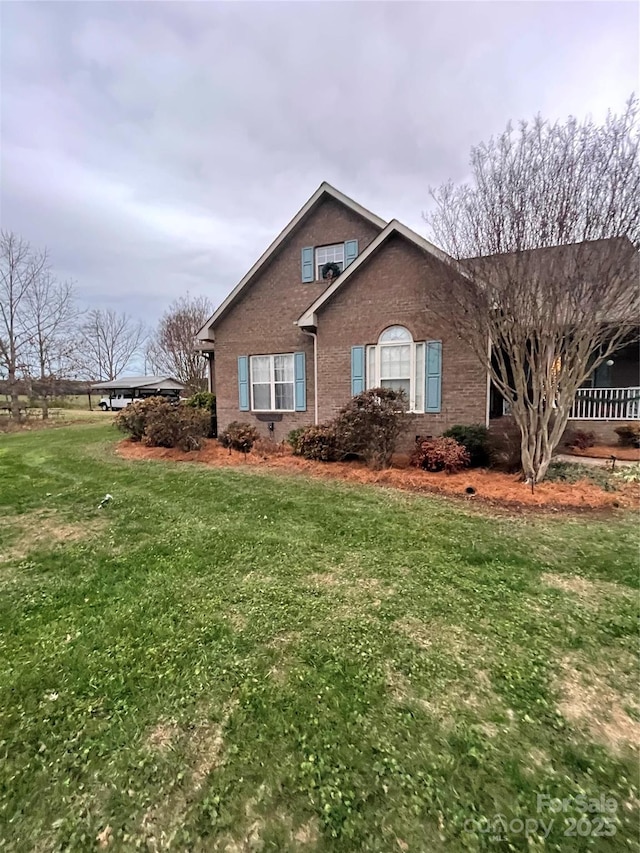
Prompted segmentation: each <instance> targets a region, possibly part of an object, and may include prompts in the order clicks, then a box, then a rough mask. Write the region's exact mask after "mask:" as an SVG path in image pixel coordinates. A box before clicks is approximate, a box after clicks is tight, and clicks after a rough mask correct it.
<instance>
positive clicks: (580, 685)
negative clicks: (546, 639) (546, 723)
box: [556, 656, 640, 754]
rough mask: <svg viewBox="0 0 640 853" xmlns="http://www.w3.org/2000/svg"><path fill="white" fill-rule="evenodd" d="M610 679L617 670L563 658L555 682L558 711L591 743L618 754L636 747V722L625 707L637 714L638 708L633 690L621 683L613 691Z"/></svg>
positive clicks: (639, 725) (639, 733) (639, 735)
mask: <svg viewBox="0 0 640 853" xmlns="http://www.w3.org/2000/svg"><path fill="white" fill-rule="evenodd" d="M613 677H617V670H616V669H615V668H614V665H613V664H611V663H609V664H608V665H607V666H602V667H594V666H592V665H589V664H584V663H583V662H582V661H581V660H580V659H579V658H577V657H571V656H569V657H566V658H564V659H563V660H562V661H561V663H560V670H559V673H558V678H557V683H556V688H557V690H558V692H559V694H560V701H559V703H558V710H559V711H560V713H561V714H562V715H563V717H565V718H566V719H567V720H569V721H570V722H571V723H574V724H575V725H577V726H578V727H579V728H582V729H585V730H587V731H588V732H589V734H590V735H591V737H592V738H593V739H594V740H595V741H597V742H599V743H601V744H603V745H604V746H606V747H607V748H609V749H610V750H611V752H613V753H615V754H621V753H623V752H625V751H626V750H628V749H633V750H638V748H639V745H640V722H638V721H637V720H636V719H634V717H632V716H631V715H630V714H629V713H628V712H627V711H626V710H625V708H630V709H633V710H634V712H637V711H638V710H640V705H638V701H637V698H636V689H635V687H634V686H633V685H632V684H631V683H629V684H626V683H625V684H623V686H622V690H620V689H616V688H614V687H613V686H612V684H611V680H612V678H613ZM624 680H625V679H623V681H624ZM627 688H629V689H628V690H627Z"/></svg>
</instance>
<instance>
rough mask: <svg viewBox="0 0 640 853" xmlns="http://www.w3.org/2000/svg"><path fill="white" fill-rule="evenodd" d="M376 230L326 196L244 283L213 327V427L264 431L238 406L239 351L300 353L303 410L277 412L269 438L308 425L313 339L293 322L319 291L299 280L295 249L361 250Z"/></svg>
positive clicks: (319, 284)
mask: <svg viewBox="0 0 640 853" xmlns="http://www.w3.org/2000/svg"><path fill="white" fill-rule="evenodd" d="M378 233H379V229H378V228H377V227H376V226H375V225H372V224H371V223H370V222H368V221H367V220H365V219H362V218H361V217H360V216H358V215H357V214H355V213H353V212H352V211H351V210H349V209H348V208H346V207H344V206H343V205H341V204H339V203H338V202H337V201H335V200H334V199H331V198H327V199H325V200H324V201H323V202H322V203H321V204H320V205H319V206H318V207H317V208H316V209H315V211H313V212H312V213H311V214H310V215H309V216H308V217H307V219H306V220H305V221H304V222H303V223H302V224H301V225H300V226H299V227H298V229H297V230H296V232H295V233H294V234H293V235H292V236H291V237H290V239H289V240H288V241H286V243H285V245H284V247H283V248H282V249H281V251H280V252H278V253H277V255H276V256H275V257H274V258H273V259H272V260H271V262H270V263H269V265H268V266H267V267H266V268H265V269H264V270H263V271H262V272H261V273H260V275H259V276H257V278H256V280H255V281H254V282H253V283H252V284H251V285H249V286H248V287H247V288H246V289H245V292H244V295H243V296H242V298H241V299H240V300H239V301H238V302H236V304H235V305H234V306H233V308H232V309H231V310H230V312H229V313H228V314H227V315H226V316H225V317H223V319H222V320H220V321H219V323H217V324H216V327H215V341H216V343H215V349H216V356H215V379H216V388H217V410H218V429H219V430H223V429H224V428H225V427H226V425H227V424H228V423H229V422H230V421H233V420H242V421H248V422H250V423H254V424H255V425H256V426H257V427H258V429H259V430H260V431H261V432H262V433H263V434H265V435H268V429H267V424H266V423H264V422H261V421H258V420H257V418H256V416H255V415H254V414H253V413H252V412H240V411H239V409H238V367H237V359H238V356H239V355H261V354H271V353H280V352H300V351H304V352H305V353H306V367H307V411H306V412H292V413H287V412H283V413H282V420H281V421H280V422H276V423H275V433H274V437H275V439H276V440H277V441H280V440H281V439H283V438H285V437H286V435H287V433H288V432H289V430H291V429H294V428H295V427H297V426H306V425H307V424H311V423H313V414H314V394H313V340H312V339H311V337H310V336H309V335H305V334H304V333H303V332H302V331H301V330H300V329H299V328H298V327H297V326H295V325H294V323H295V321H296V320H297V319H298V317H299V316H300V315H301V314H302V313H303V312H304V310H305V309H306V308H307V307H308V306H309V305H310V304H311V303H312V302H313V301H314V300H315V299H316V298H317V297H318V296H319V295H320V294H321V293H322V291H323V290H324V289H325V287H326V283H325V282H322V281H315V282H310V283H307V284H303V283H302V281H301V251H302V249H303V248H304V247H305V246H322V245H326V244H329V243H342V242H344V241H345V240H353V239H357V240H358V251H359V252H363V251H364V249H365V248H366V247H367V246H368V245H369V243H370V242H371V241H372V240H373V239H374V238H375V237H376V236H377V235H378Z"/></svg>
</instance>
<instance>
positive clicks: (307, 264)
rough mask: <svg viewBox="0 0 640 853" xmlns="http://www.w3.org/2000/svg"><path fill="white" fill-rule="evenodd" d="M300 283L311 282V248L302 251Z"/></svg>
mask: <svg viewBox="0 0 640 853" xmlns="http://www.w3.org/2000/svg"><path fill="white" fill-rule="evenodd" d="M302 281H303V282H308V281H313V246H306V247H305V248H304V249H303V250H302Z"/></svg>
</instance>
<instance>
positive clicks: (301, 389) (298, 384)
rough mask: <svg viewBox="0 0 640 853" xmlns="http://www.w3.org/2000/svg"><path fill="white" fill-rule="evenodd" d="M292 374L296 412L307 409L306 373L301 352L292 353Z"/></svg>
mask: <svg viewBox="0 0 640 853" xmlns="http://www.w3.org/2000/svg"><path fill="white" fill-rule="evenodd" d="M293 375H294V378H295V391H296V412H306V411H307V375H306V369H305V356H304V353H303V352H294V354H293Z"/></svg>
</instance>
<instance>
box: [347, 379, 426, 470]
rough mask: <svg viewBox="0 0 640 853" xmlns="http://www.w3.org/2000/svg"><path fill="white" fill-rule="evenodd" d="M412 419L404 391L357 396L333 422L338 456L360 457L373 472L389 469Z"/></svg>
mask: <svg viewBox="0 0 640 853" xmlns="http://www.w3.org/2000/svg"><path fill="white" fill-rule="evenodd" d="M409 418H410V416H409V415H408V414H407V411H406V398H405V395H404V392H403V391H394V390H393V389H392V388H371V389H369V390H368V391H363V392H362V393H361V394H356V396H355V397H352V398H351V400H350V401H349V402H348V403H347V405H346V406H343V408H342V409H340V411H339V412H338V414H337V416H336V417H335V418H334V420H333V428H334V431H335V434H336V439H337V449H338V454H339V455H340V456H341V457H345V456H348V455H351V454H353V455H355V456H360V457H361V458H362V459H364V460H365V462H366V463H367V465H368V466H369V467H370V468H376V469H377V468H387V467H388V466H389V465H390V464H391V456H392V454H393V452H394V450H395V449H396V443H397V441H398V437H399V436H400V435H401V434H402V432H404V430H405V429H406V427H407V424H408V421H409Z"/></svg>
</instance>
